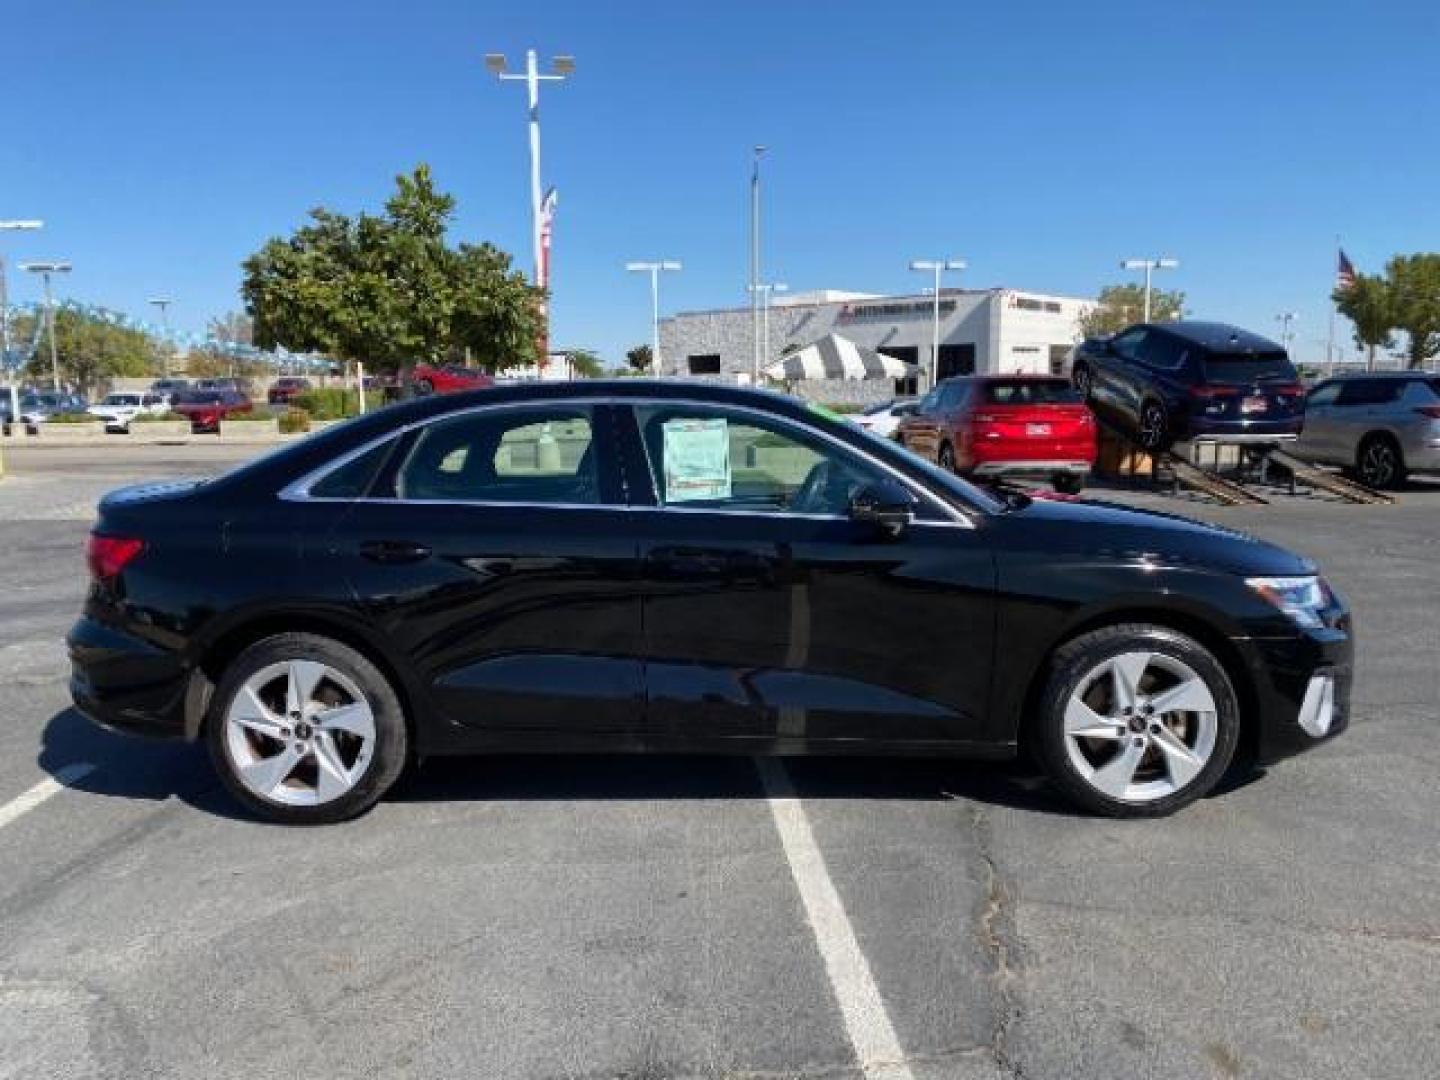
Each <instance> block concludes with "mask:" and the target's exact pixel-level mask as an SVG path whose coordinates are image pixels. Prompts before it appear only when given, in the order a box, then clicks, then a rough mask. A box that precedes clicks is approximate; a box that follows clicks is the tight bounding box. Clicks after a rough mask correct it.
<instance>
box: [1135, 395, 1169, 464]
mask: <svg viewBox="0 0 1440 1080" xmlns="http://www.w3.org/2000/svg"><path fill="white" fill-rule="evenodd" d="M1139 435H1140V445H1141V446H1142V447H1144V448H1145V449H1146V450H1148V451H1150V452H1151V453H1152V454H1153V453H1158V452H1159V451H1161V450H1166V449H1168V448H1169V446H1170V420H1169V418H1168V417H1167V416H1166V415H1165V406H1163V405H1161V404H1160V403H1159V402H1158V401H1147V402H1145V404H1144V405H1142V406H1141V407H1140V432H1139Z"/></svg>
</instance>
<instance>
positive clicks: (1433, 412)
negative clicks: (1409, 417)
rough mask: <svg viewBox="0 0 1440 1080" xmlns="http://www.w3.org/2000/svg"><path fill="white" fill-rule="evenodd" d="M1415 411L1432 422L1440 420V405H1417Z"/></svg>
mask: <svg viewBox="0 0 1440 1080" xmlns="http://www.w3.org/2000/svg"><path fill="white" fill-rule="evenodd" d="M1415 411H1416V412H1418V413H1419V414H1420V415H1421V416H1428V417H1429V418H1430V419H1431V420H1440V405H1417V406H1416V407H1415Z"/></svg>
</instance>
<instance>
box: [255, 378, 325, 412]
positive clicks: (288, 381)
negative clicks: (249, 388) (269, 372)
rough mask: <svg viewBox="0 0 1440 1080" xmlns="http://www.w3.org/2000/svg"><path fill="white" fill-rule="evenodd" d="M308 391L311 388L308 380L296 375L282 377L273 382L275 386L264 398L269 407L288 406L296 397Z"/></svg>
mask: <svg viewBox="0 0 1440 1080" xmlns="http://www.w3.org/2000/svg"><path fill="white" fill-rule="evenodd" d="M310 389H313V387H312V386H311V384H310V380H309V379H304V378H301V377H300V376H298V375H282V376H281V377H280V378H278V379H276V380H275V385H273V386H272V387H270V391H269V393H268V394H266V395H265V396H266V400H268V401H269V402H270V404H271V405H289V404H290V402H291V401H293V400H294V399H295V398H296V397H298V396H299V395H301V394H303V393H305V392H306V391H307V390H310Z"/></svg>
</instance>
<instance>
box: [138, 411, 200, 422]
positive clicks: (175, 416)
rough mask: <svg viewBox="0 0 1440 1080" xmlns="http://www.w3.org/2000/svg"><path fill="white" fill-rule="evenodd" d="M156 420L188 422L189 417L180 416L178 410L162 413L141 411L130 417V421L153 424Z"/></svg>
mask: <svg viewBox="0 0 1440 1080" xmlns="http://www.w3.org/2000/svg"><path fill="white" fill-rule="evenodd" d="M158 420H185V421H186V422H188V421H189V417H185V416H181V415H180V414H179V413H178V412H174V411H169V410H167V411H166V412H162V413H141V414H140V415H139V416H136V417H133V418H131V420H130V423H132V424H153V423H155V422H156V421H158Z"/></svg>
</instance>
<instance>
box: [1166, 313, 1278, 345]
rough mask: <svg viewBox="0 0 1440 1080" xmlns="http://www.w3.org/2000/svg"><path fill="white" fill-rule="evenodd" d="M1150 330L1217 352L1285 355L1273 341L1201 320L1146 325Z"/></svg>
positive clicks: (1233, 327) (1225, 325) (1218, 323)
mask: <svg viewBox="0 0 1440 1080" xmlns="http://www.w3.org/2000/svg"><path fill="white" fill-rule="evenodd" d="M1141 325H1142V326H1144V327H1146V328H1147V329H1150V330H1158V331H1159V332H1160V333H1162V334H1169V335H1170V336H1171V337H1177V338H1180V339H1181V340H1182V341H1186V342H1189V343H1190V344H1192V345H1199V346H1201V347H1202V348H1205V349H1209V350H1210V351H1211V352H1217V353H1253V352H1283V351H1284V349H1283V347H1282V346H1281V345H1280V344H1279V343H1278V342H1274V341H1271V340H1270V339H1269V338H1267V337H1264V336H1263V335H1261V334H1257V333H1254V332H1253V331H1250V330H1246V329H1244V328H1242V327H1239V326H1232V325H1230V324H1229V323H1222V322H1204V321H1201V320H1198V319H1180V320H1178V321H1176V322H1167V323H1142V324H1141Z"/></svg>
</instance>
